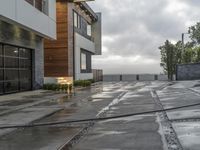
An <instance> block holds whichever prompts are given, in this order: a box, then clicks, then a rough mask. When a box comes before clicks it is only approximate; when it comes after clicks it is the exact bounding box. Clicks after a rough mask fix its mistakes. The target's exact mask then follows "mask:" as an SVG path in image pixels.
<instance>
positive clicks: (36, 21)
mask: <svg viewBox="0 0 200 150" xmlns="http://www.w3.org/2000/svg"><path fill="white" fill-rule="evenodd" d="M55 12H56V0H49V1H48V14H49V16H47V15H45V14H44V13H43V12H40V11H39V10H37V9H36V8H35V7H33V6H32V5H30V4H29V3H28V2H26V1H25V0H1V1H0V18H1V19H2V20H5V21H7V22H9V23H12V24H16V25H20V26H21V27H22V28H25V29H28V30H30V31H32V32H34V33H36V34H39V35H40V36H42V37H47V38H51V39H56V13H55Z"/></svg>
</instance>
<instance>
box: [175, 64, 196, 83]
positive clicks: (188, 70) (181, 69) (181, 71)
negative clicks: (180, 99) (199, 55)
mask: <svg viewBox="0 0 200 150" xmlns="http://www.w3.org/2000/svg"><path fill="white" fill-rule="evenodd" d="M176 79H177V80H199V79H200V63H194V64H181V65H177V70H176Z"/></svg>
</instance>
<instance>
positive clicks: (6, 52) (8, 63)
mask: <svg viewBox="0 0 200 150" xmlns="http://www.w3.org/2000/svg"><path fill="white" fill-rule="evenodd" d="M31 64H32V61H31V50H30V49H24V48H17V47H14V46H8V45H3V50H2V48H1V44H0V94H3V93H12V92H18V91H25V90H31V88H32V71H31V70H32V68H31V67H32V65H31Z"/></svg>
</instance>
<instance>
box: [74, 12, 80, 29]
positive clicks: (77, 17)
mask: <svg viewBox="0 0 200 150" xmlns="http://www.w3.org/2000/svg"><path fill="white" fill-rule="evenodd" d="M80 19H81V18H80V16H79V15H78V13H76V12H74V27H76V28H80V27H81V22H80Z"/></svg>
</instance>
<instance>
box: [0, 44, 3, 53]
mask: <svg viewBox="0 0 200 150" xmlns="http://www.w3.org/2000/svg"><path fill="white" fill-rule="evenodd" d="M0 55H3V48H2V45H1V44H0Z"/></svg>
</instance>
